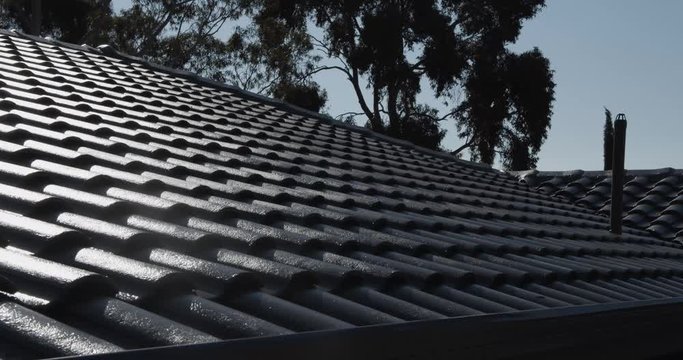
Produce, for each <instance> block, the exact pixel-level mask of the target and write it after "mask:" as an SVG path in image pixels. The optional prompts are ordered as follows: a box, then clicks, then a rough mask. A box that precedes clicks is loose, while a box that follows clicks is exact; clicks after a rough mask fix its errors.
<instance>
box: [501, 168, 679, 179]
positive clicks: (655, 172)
mask: <svg viewBox="0 0 683 360" xmlns="http://www.w3.org/2000/svg"><path fill="white" fill-rule="evenodd" d="M508 173H510V174H512V175H514V176H517V177H520V178H525V177H527V176H536V175H540V176H576V177H579V176H605V175H611V174H612V171H611V170H581V169H576V170H564V171H562V170H553V171H543V170H536V169H533V170H521V171H509V172H508ZM673 174H683V169H675V168H670V167H665V168H658V169H632V170H626V175H632V176H639V175H673Z"/></svg>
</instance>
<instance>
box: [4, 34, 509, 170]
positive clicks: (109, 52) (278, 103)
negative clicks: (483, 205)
mask: <svg viewBox="0 0 683 360" xmlns="http://www.w3.org/2000/svg"><path fill="white" fill-rule="evenodd" d="M0 34H6V35H11V36H19V37H23V38H26V39H30V40H33V41H38V42H42V43H48V44H54V45H58V46H64V47H67V48H70V49H74V50H81V51H88V52H95V53H100V54H102V55H106V56H112V57H116V58H119V59H124V60H128V61H135V62H138V63H141V64H143V65H145V66H148V67H150V68H152V69H156V70H161V71H164V72H167V73H170V74H173V75H176V76H183V77H185V78H188V79H189V80H192V81H195V82H198V83H201V84H203V85H209V86H213V87H217V88H219V89H223V90H229V91H231V92H233V93H237V94H239V95H242V96H244V97H247V98H251V99H252V100H259V101H262V102H264V103H267V104H269V105H272V106H275V107H278V108H280V109H281V110H285V111H289V112H292V113H295V114H298V115H304V116H308V117H313V118H316V119H318V120H321V121H326V122H328V123H332V124H333V125H335V126H339V127H342V128H345V129H347V130H351V131H355V132H359V133H362V134H364V135H368V136H372V137H375V138H378V139H382V140H384V141H389V142H392V143H394V144H397V145H401V146H406V147H409V148H411V149H414V150H416V151H419V152H422V153H425V154H428V155H431V156H436V157H438V158H441V159H444V160H448V161H453V162H455V163H461V164H463V165H465V166H471V167H476V168H480V169H486V170H492V171H497V170H495V169H493V168H492V167H491V166H490V165H488V164H484V163H479V162H475V161H468V160H463V159H459V158H457V157H455V156H454V155H451V154H448V153H446V152H441V151H435V150H431V149H428V148H425V147H423V146H419V145H416V144H413V143H411V142H409V141H406V140H402V139H397V138H394V137H391V136H388V135H384V134H380V133H378V132H376V131H373V130H370V129H368V128H365V127H362V126H357V125H352V124H348V123H345V122H343V121H341V120H337V119H335V118H333V117H331V116H329V115H325V114H320V113H317V112H314V111H311V110H308V109H304V108H302V107H300V106H296V105H293V104H290V103H288V102H285V101H283V100H279V99H274V98H270V97H267V96H264V95H260V94H257V93H254V92H251V91H248V90H245V89H242V88H239V87H237V86H235V85H230V84H226V83H222V82H219V81H215V80H211V79H209V78H207V77H204V76H201V75H199V74H196V73H193V72H191V71H187V70H180V69H173V68H170V67H167V66H164V65H160V64H156V63H154V62H151V61H148V60H145V59H143V58H140V57H137V56H133V55H130V54H126V53H123V52H121V51H119V50H118V49H116V47H115V46H113V45H110V44H103V45H99V46H97V47H93V46H91V45H87V44H83V45H77V44H72V43H67V42H63V41H59V40H55V39H51V38H44V37H40V36H35V35H30V34H26V33H24V32H21V31H18V30H7V29H0Z"/></svg>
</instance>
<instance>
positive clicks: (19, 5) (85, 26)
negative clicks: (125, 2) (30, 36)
mask: <svg viewBox="0 0 683 360" xmlns="http://www.w3.org/2000/svg"><path fill="white" fill-rule="evenodd" d="M34 4H35V2H32V1H27V0H0V26H1V27H2V28H5V29H19V30H22V31H24V32H26V33H31V32H32V27H31V25H32V20H33V18H32V13H33V11H32V10H33V8H32V5H34ZM39 5H40V8H41V14H42V18H41V19H39V20H40V23H39V24H40V30H39V33H40V35H42V36H50V37H52V38H54V39H59V40H62V41H66V42H71V43H95V42H98V41H102V40H104V38H103V37H101V36H100V34H101V31H100V27H102V26H106V23H107V19H109V18H110V17H111V7H110V1H109V0H98V1H82V0H61V1H42V2H40V4H39Z"/></svg>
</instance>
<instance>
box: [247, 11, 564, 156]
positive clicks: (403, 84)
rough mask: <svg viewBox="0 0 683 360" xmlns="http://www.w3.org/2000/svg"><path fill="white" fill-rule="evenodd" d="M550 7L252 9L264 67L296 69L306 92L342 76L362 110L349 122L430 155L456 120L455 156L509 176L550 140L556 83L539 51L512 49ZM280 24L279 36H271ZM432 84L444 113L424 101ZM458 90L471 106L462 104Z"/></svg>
mask: <svg viewBox="0 0 683 360" xmlns="http://www.w3.org/2000/svg"><path fill="white" fill-rule="evenodd" d="M543 6H544V1H543V0H510V1H494V0H484V1H482V0H441V1H439V0H424V1H407V0H389V1H381V0H367V1H354V0H329V1H313V0H302V1H296V2H294V1H285V0H251V1H250V2H249V4H248V6H247V9H248V10H247V13H248V14H250V15H251V16H252V18H253V19H255V21H253V22H252V23H253V26H252V27H251V28H250V31H251V33H252V34H258V36H255V37H253V38H252V39H251V41H250V42H249V46H250V49H251V51H252V53H256V54H259V56H261V57H263V58H264V59H266V60H265V61H263V62H262V63H268V61H272V62H274V63H275V64H276V65H277V67H280V68H282V67H283V64H286V68H290V69H299V70H297V72H295V73H291V74H292V75H291V78H292V79H306V80H307V81H309V84H310V81H311V80H310V76H311V75H313V74H316V73H319V72H322V71H339V72H341V74H343V76H344V77H345V78H346V79H347V80H348V82H349V84H350V87H351V89H352V91H353V92H354V94H355V95H356V98H357V100H358V106H359V108H360V110H361V111H360V112H358V113H351V114H344V115H345V117H344V118H345V119H347V120H348V119H349V118H362V119H364V120H365V122H366V126H367V127H369V128H371V129H373V130H375V131H377V132H380V133H385V134H388V135H391V136H395V137H399V138H403V139H407V140H409V141H412V142H414V143H420V144H421V145H423V146H426V147H429V148H432V149H438V148H440V142H441V139H442V138H443V131H442V130H440V124H441V122H442V121H445V120H456V121H457V124H458V128H459V135H460V136H461V137H462V138H464V139H466V141H465V144H464V145H463V146H462V147H461V148H459V149H456V151H454V153H459V152H461V151H463V150H465V149H468V150H469V152H470V154H471V156H472V158H474V159H475V160H480V161H483V162H486V163H489V164H490V163H492V162H493V161H494V159H495V157H496V155H500V156H502V158H503V160H504V161H503V163H504V164H505V166H506V167H510V168H513V167H514V168H517V167H524V168H529V167H533V166H534V165H535V162H536V160H537V153H538V151H539V150H540V147H541V145H542V144H543V142H544V140H545V138H546V137H547V130H548V128H549V127H550V115H551V114H552V101H553V100H554V86H555V84H554V82H553V80H552V71H551V70H550V66H549V62H548V60H547V59H546V58H545V57H543V55H542V54H541V52H540V51H539V50H538V49H533V50H531V51H528V52H525V53H522V54H514V53H512V52H510V51H509V50H507V48H506V45H508V44H510V43H512V42H514V41H515V40H516V38H517V37H518V35H519V33H520V31H521V24H522V21H523V20H525V19H528V18H531V17H533V16H534V15H535V14H536V13H537V12H538V11H539V9H540V8H542V7H543ZM274 24H276V25H277V26H275V28H277V29H279V31H269V28H272V27H273V26H274ZM266 25H267V26H268V27H266ZM289 38H296V39H299V42H298V43H296V44H294V45H296V46H298V47H295V49H296V53H297V54H298V58H289V59H284V61H283V60H282V59H283V57H282V56H281V55H279V53H278V51H277V50H278V49H279V46H280V44H283V43H285V42H287V39H289ZM271 44H274V45H275V47H271ZM290 49H291V48H290ZM270 54H275V58H276V59H278V60H277V61H275V60H274V59H273V58H272V57H271V56H270ZM297 64H304V66H298V67H297ZM301 70H303V71H301ZM425 83H427V84H429V89H428V90H429V91H431V92H432V93H433V95H434V96H435V97H436V98H437V99H439V100H440V101H441V102H442V103H443V107H445V108H446V110H445V111H444V110H442V111H437V109H436V108H434V107H430V106H428V105H426V104H421V103H419V102H418V101H417V95H418V94H419V93H421V92H422V91H423V90H425V89H423V87H424V84H425ZM459 90H462V91H463V92H464V94H465V99H464V101H458V99H457V97H456V96H455V95H456V94H457V92H458V91H459ZM513 154H519V155H515V156H517V158H516V160H515V161H512V159H511V158H510V156H512V155H513ZM513 165H514V166H513Z"/></svg>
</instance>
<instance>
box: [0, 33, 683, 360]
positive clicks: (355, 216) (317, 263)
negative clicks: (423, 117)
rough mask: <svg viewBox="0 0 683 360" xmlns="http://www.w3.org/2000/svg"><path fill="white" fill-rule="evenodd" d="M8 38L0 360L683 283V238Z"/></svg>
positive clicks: (120, 63) (429, 158)
mask: <svg viewBox="0 0 683 360" xmlns="http://www.w3.org/2000/svg"><path fill="white" fill-rule="evenodd" d="M107 53H108V54H110V55H105V54H104V53H103V52H102V51H99V50H97V49H93V48H86V47H76V46H67V45H64V44H58V43H54V42H49V41H43V40H36V39H33V38H29V37H26V36H23V35H17V34H13V33H8V32H4V33H0V84H1V94H0V97H1V100H0V199H1V200H0V209H1V212H0V234H2V236H1V237H0V241H2V245H3V247H2V248H0V294H1V295H0V351H1V352H2V353H1V354H0V357H13V356H16V357H24V358H31V357H34V358H35V357H47V356H58V355H78V354H88V353H100V352H110V351H117V350H120V349H134V348H143V347H150V346H158V345H172V344H192V343H202V342H211V341H217V340H219V339H232V338H240V337H253V336H265V335H279V334H289V333H293V332H301V331H310V330H322V329H340V328H348V327H354V326H362V325H371V324H388V323H396V322H403V321H411V320H425V319H440V318H446V317H458V316H466V315H479V314H488V313H499V312H510V311H520V310H528V309H545V308H553V307H565V306H577V305H586V304H600V303H613V302H621V301H633V300H646V299H656V298H670V297H675V296H681V295H683V260H682V259H683V250H681V249H680V248H677V247H674V246H672V245H671V244H670V243H669V242H666V241H662V240H658V239H656V238H653V237H651V236H649V235H648V234H647V233H645V232H643V231H640V230H632V229H627V232H626V233H625V234H624V235H623V236H620V237H615V236H613V235H611V234H610V233H609V232H607V231H605V228H606V222H605V219H604V218H603V217H601V216H597V215H594V214H593V213H592V211H590V210H588V209H585V208H582V207H578V206H574V205H571V204H569V203H562V202H558V201H557V200H556V199H555V198H552V197H550V196H547V195H544V194H539V193H537V192H536V191H532V190H530V189H529V188H528V187H527V186H526V185H523V184H520V183H519V182H518V180H517V178H515V177H513V176H510V175H508V174H505V173H501V172H498V171H495V170H491V169H488V168H485V167H482V166H475V165H473V164H470V163H466V162H461V161H457V160H454V159H450V158H448V157H445V156H439V155H436V154H434V153H430V152H428V151H424V150H421V149H418V148H415V147H413V146H408V145H406V144H404V143H401V142H398V141H393V140H388V139H386V138H384V137H381V136H377V135H374V134H371V133H369V132H368V131H366V130H362V129H357V128H353V127H349V126H346V125H344V124H341V123H337V122H334V121H331V120H328V119H325V118H318V117H314V116H310V115H307V114H305V113H302V112H300V111H296V109H291V108H288V107H287V106H284V105H282V104H278V103H276V102H273V101H269V100H266V99H259V98H258V97H255V96H252V95H249V94H247V93H244V92H240V91H237V90H234V89H231V88H227V87H219V86H215V85H213V84H211V83H209V82H207V81H201V80H199V79H197V78H192V77H189V76H185V75H183V74H178V73H172V72H169V71H166V70H164V69H161V68H159V67H154V66H150V65H148V64H145V63H143V62H141V61H137V60H134V59H130V58H126V57H123V56H120V55H117V56H111V55H112V53H111V52H107Z"/></svg>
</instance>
